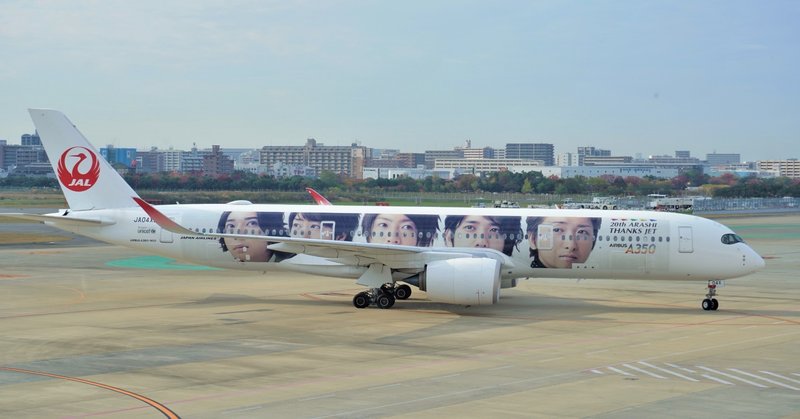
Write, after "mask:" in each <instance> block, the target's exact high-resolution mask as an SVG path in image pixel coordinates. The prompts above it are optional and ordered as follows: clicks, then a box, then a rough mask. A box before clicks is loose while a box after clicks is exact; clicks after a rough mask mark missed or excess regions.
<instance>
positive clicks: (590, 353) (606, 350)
mask: <svg viewBox="0 0 800 419" xmlns="http://www.w3.org/2000/svg"><path fill="white" fill-rule="evenodd" d="M602 352H608V349H601V350H599V351H592V352H586V355H594V354H599V353H602Z"/></svg>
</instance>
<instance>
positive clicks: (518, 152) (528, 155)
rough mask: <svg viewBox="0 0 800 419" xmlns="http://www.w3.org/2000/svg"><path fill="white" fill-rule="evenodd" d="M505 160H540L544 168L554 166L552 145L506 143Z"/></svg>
mask: <svg viewBox="0 0 800 419" xmlns="http://www.w3.org/2000/svg"><path fill="white" fill-rule="evenodd" d="M505 151H506V155H505V158H506V159H523V160H541V161H543V162H544V164H545V165H546V166H552V165H554V164H555V159H554V148H553V144H549V143H507V144H506V149H505Z"/></svg>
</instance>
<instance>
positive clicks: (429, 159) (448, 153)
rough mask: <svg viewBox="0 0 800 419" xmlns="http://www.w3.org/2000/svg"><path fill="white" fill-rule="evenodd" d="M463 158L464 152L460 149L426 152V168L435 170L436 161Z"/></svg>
mask: <svg viewBox="0 0 800 419" xmlns="http://www.w3.org/2000/svg"><path fill="white" fill-rule="evenodd" d="M463 158H464V150H463V149H460V148H458V149H453V150H425V167H426V168H428V169H433V167H434V166H435V164H436V160H442V159H463Z"/></svg>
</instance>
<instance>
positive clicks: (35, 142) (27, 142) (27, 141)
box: [20, 132, 42, 148]
mask: <svg viewBox="0 0 800 419" xmlns="http://www.w3.org/2000/svg"><path fill="white" fill-rule="evenodd" d="M20 143H21V144H22V145H23V146H26V147H34V148H42V139H41V138H39V133H38V132H34V133H33V134H22V136H21V137H20Z"/></svg>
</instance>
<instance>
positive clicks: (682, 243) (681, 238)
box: [678, 226, 694, 253]
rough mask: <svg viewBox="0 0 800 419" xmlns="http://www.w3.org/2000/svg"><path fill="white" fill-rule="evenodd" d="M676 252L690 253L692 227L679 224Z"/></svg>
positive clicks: (691, 248) (692, 248) (691, 250)
mask: <svg viewBox="0 0 800 419" xmlns="http://www.w3.org/2000/svg"><path fill="white" fill-rule="evenodd" d="M678 252H680V253H692V252H694V247H693V245H692V227H691V226H679V227H678Z"/></svg>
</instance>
